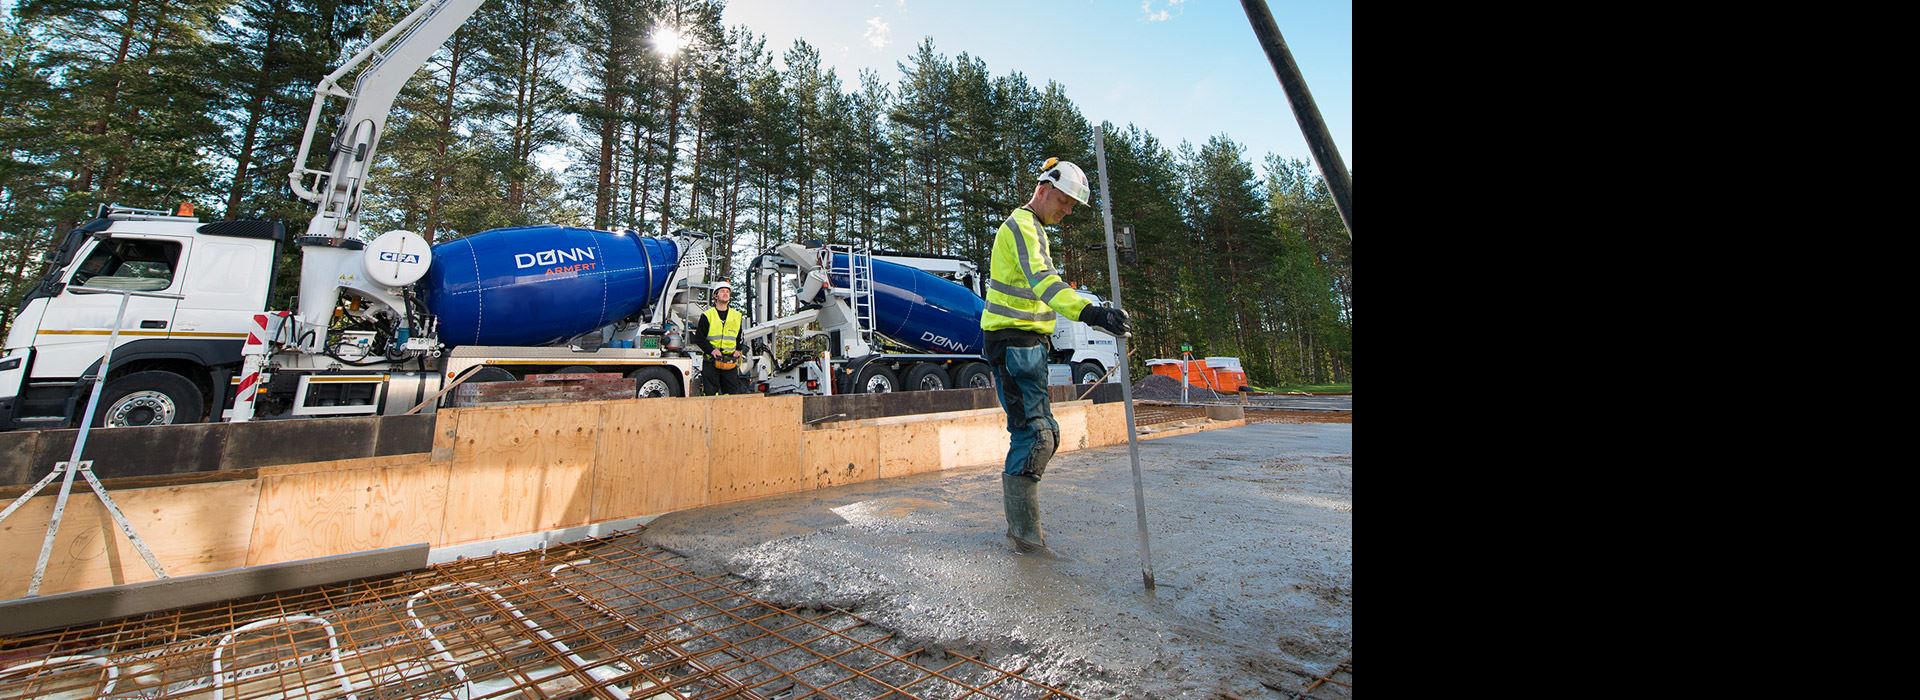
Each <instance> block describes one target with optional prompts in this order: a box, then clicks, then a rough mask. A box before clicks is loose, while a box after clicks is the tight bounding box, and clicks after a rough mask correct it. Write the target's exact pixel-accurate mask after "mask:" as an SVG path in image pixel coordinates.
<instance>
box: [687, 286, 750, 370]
mask: <svg viewBox="0 0 1920 700" xmlns="http://www.w3.org/2000/svg"><path fill="white" fill-rule="evenodd" d="M732 298H733V285H732V284H730V283H728V282H724V281H723V282H721V283H719V284H718V285H715V286H714V288H713V306H710V307H708V308H707V310H706V312H704V313H702V314H700V323H699V324H698V325H696V326H695V327H694V329H693V344H694V345H697V346H699V347H700V350H701V351H702V352H704V353H705V354H706V364H705V366H704V367H702V368H701V370H700V393H701V394H703V395H705V396H718V395H721V394H744V393H747V379H746V378H745V377H742V376H740V329H741V328H742V327H744V326H746V322H745V321H744V320H743V318H742V317H744V316H746V314H745V313H743V312H741V311H739V310H738V309H730V308H728V307H727V304H728V302H729V301H731V300H732Z"/></svg>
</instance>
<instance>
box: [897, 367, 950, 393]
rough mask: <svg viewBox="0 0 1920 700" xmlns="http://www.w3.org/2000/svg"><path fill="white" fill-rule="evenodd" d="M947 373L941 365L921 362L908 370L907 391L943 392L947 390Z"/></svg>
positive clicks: (905, 388)
mask: <svg viewBox="0 0 1920 700" xmlns="http://www.w3.org/2000/svg"><path fill="white" fill-rule="evenodd" d="M948 381H949V380H948V379H947V371H946V370H944V369H941V368H940V365H936V364H933V363H931V362H921V363H919V364H916V365H914V366H913V369H910V370H907V383H906V384H905V385H904V390H906V391H942V390H945V389H946V388H947V382H948Z"/></svg>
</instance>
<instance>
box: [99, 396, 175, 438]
mask: <svg viewBox="0 0 1920 700" xmlns="http://www.w3.org/2000/svg"><path fill="white" fill-rule="evenodd" d="M177 410H178V409H177V407H175V406H174V405H173V397H170V396H167V395H166V394H163V393H161V392H158V391H153V390H151V389H149V390H147V391H136V392H133V393H131V394H127V395H126V396H122V397H120V398H119V399H118V400H115V401H114V402H113V405H111V406H108V407H107V421H106V422H107V426H108V427H112V428H125V427H130V426H136V425H171V424H172V423H173V416H174V413H175V411H177Z"/></svg>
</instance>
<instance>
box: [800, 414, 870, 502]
mask: <svg viewBox="0 0 1920 700" xmlns="http://www.w3.org/2000/svg"><path fill="white" fill-rule="evenodd" d="M804 435H805V438H804V439H805V440H806V443H807V444H806V452H807V471H808V473H811V474H812V475H813V487H814V488H817V489H823V488H827V487H829V486H844V485H846V484H857V483H860V482H862V481H872V480H874V479H877V478H879V474H880V429H879V428H876V427H874V426H870V425H856V426H852V427H834V428H824V429H821V430H809V431H806V432H805V433H804Z"/></svg>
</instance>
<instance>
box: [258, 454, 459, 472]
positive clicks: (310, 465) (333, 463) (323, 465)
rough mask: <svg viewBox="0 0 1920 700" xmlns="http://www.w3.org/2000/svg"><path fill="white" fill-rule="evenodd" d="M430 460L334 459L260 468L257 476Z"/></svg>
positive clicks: (417, 456) (419, 456)
mask: <svg viewBox="0 0 1920 700" xmlns="http://www.w3.org/2000/svg"><path fill="white" fill-rule="evenodd" d="M431 460H432V456H431V455H430V454H429V453H426V452H414V453H410V454H403V455H386V456H384V457H358V458H354V459H335V460H329V461H325V462H301V463H299V464H282V465H279V466H273V467H261V468H260V472H259V474H260V477H261V478H266V477H269V476H293V475H295V474H312V473H315V472H340V471H354V470H359V469H385V468H388V467H410V466H414V465H418V464H426V463H427V462H429V461H431Z"/></svg>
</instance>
